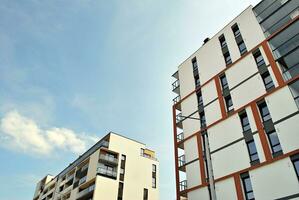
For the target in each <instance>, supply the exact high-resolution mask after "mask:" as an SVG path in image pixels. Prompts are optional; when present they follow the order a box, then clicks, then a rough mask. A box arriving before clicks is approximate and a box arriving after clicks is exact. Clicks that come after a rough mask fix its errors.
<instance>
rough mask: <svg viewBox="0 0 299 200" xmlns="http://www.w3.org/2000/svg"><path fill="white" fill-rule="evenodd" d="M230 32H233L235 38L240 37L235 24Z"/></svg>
mask: <svg viewBox="0 0 299 200" xmlns="http://www.w3.org/2000/svg"><path fill="white" fill-rule="evenodd" d="M232 30H233V32H234V35H235V37H238V36H240V35H241V32H240V29H239V26H238V25H237V24H235V25H233V26H232Z"/></svg>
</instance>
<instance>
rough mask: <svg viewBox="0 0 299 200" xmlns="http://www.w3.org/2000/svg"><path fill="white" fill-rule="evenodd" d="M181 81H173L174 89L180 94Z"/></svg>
mask: <svg viewBox="0 0 299 200" xmlns="http://www.w3.org/2000/svg"><path fill="white" fill-rule="evenodd" d="M179 87H180V81H179V80H176V81H175V82H174V83H172V91H173V92H175V93H177V94H179V93H180V89H179Z"/></svg>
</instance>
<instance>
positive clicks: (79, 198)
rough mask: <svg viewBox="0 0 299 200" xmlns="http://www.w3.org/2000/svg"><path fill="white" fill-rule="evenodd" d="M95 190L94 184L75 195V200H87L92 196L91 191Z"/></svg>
mask: <svg viewBox="0 0 299 200" xmlns="http://www.w3.org/2000/svg"><path fill="white" fill-rule="evenodd" d="M94 189H95V184H93V185H91V186H89V187H87V188H85V189H83V190H81V191H79V193H78V194H77V200H83V199H89V197H92V196H93V191H94Z"/></svg>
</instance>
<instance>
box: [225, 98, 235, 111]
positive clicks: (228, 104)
mask: <svg viewBox="0 0 299 200" xmlns="http://www.w3.org/2000/svg"><path fill="white" fill-rule="evenodd" d="M224 99H225V104H226V111H227V112H230V111H233V110H234V107H233V101H232V98H231V96H230V95H228V96H227V97H225V98H224Z"/></svg>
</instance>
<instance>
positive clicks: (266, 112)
mask: <svg viewBox="0 0 299 200" xmlns="http://www.w3.org/2000/svg"><path fill="white" fill-rule="evenodd" d="M259 110H260V113H261V116H262V119H263V122H265V121H268V120H270V119H271V115H270V113H269V110H268V107H267V104H266V103H265V102H263V103H261V104H259Z"/></svg>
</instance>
